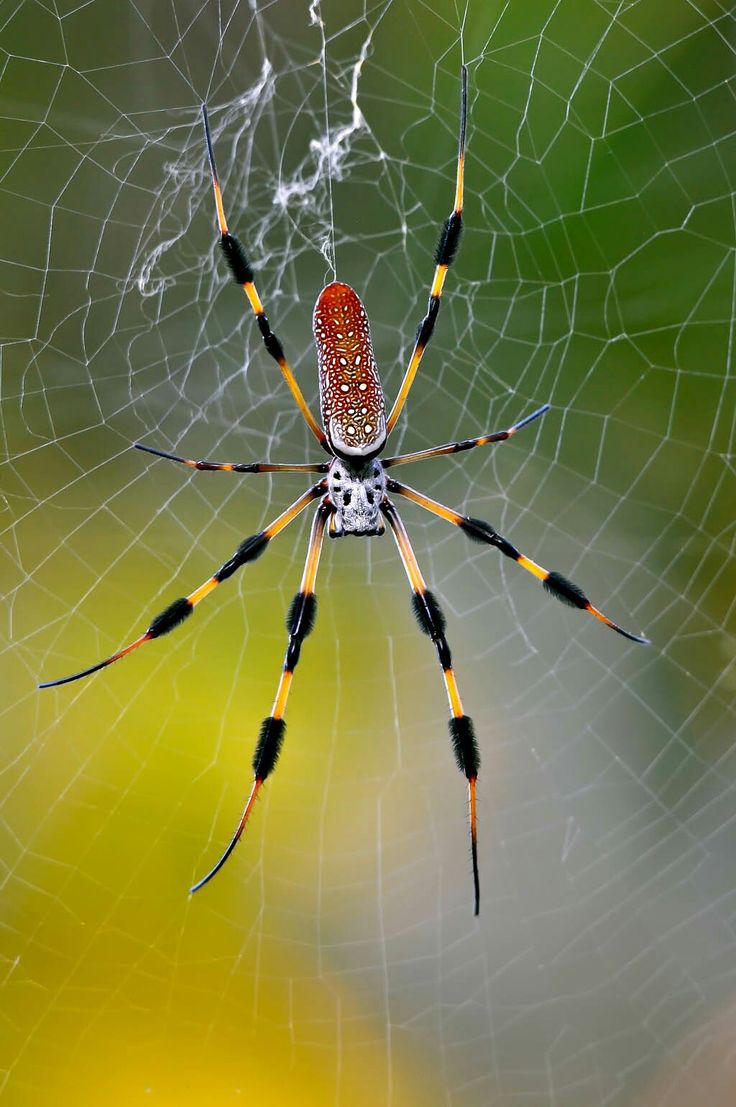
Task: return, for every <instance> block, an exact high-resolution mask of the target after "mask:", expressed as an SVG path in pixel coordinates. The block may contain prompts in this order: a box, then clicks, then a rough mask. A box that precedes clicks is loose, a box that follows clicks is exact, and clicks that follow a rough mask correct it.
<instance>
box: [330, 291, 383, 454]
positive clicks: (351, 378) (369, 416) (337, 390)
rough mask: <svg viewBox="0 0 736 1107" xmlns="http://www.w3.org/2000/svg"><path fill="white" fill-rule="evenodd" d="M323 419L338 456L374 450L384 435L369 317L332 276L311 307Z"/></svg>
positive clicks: (381, 404) (352, 296) (379, 381)
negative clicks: (331, 281)
mask: <svg viewBox="0 0 736 1107" xmlns="http://www.w3.org/2000/svg"><path fill="white" fill-rule="evenodd" d="M313 327H314V341H315V344H316V346H317V359H318V364H319V394H320V405H321V408H322V422H323V425H324V428H325V433H326V435H327V438H328V439H329V442H330V445H331V446H332V448H333V449H334V451H335V453H336V454H338V455H339V456H347V457H361V456H362V457H365V456H370V455H372V454H375V453H377V452H378V451H379V450H380V449H381V447H382V446H383V443H384V442H385V440H386V405H385V402H384V399H383V390H382V388H381V379H380V377H379V376H378V367H377V366H376V360H375V358H374V356H373V347H372V345H371V330H370V325H369V323H368V316H367V315H366V312H365V308H364V307H363V305H362V303H361V302H360V298H359V296H358V295H357V293H355V292H354V291H353V289H352V288H351V287H350V285H347V284H341V283H340V282H339V281H333V283H332V284H328V285H327V287H326V288H323V289H322V291H321V292H320V294H319V297H318V299H317V303H316V304H315V306H314V318H313Z"/></svg>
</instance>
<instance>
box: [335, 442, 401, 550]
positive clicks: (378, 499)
mask: <svg viewBox="0 0 736 1107" xmlns="http://www.w3.org/2000/svg"><path fill="white" fill-rule="evenodd" d="M327 495H328V497H329V500H330V503H331V504H332V507H333V508H334V511H333V514H332V516H331V518H330V529H329V535H330V538H341V537H342V536H343V535H344V534H355V535H363V536H364V537H366V538H368V537H371V536H372V535H375V534H383V532H384V530H385V524H384V522H383V518H382V516H381V504H382V503H383V500H384V497H385V495H386V474H385V472H384V469H383V465H381V462H380V461H379V460H378V458H373V460H372V461H366V462H365V463H364V464H362V465H358V464H355V463H353V464H350V463H349V462H346V461H343V460H342V459H341V458H335V460H334V461H333V462H332V463H331V465H330V469H329V472H328V474H327Z"/></svg>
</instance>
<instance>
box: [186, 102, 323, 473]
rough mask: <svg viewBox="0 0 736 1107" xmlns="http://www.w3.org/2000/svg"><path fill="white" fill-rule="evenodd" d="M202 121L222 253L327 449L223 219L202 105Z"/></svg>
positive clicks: (242, 254) (265, 340)
mask: <svg viewBox="0 0 736 1107" xmlns="http://www.w3.org/2000/svg"><path fill="white" fill-rule="evenodd" d="M202 120H203V122H204V134H205V139H206V142H207V156H208V158H209V163H210V172H211V174H212V188H213V190H214V193H215V208H216V209H217V225H218V227H219V228H220V246H221V247H222V252H223V254H224V255H225V260H226V261H227V263H228V265H229V266H230V271H231V273H232V275H233V278H234V280H235V282H236V284H239V285H241V286H242V288H243V291H244V292H245V295H246V296H247V297H248V303H249V304H250V306H251V308H252V309H253V314H254V315H255V317H256V322H257V323H258V329H259V331H260V332H261V337H262V339H263V343H264V345H265V347H266V349H267V350H268V352H269V354H270V355H271V357H272V358H273V359H274V361H275V362H276V363H277V364H278V367H279V369H280V370H281V373H282V375H283V378H284V380H285V381H286V383H287V385H288V386H289V390H290V392H291V394H292V396H293V397H294V399H295V400H296V403H297V406H298V408H299V410H300V411H301V413H302V415H303V416H304V418H305V420H306V422H307V425H308V426H309V429H310V430H311V431H312V434H313V435H314V436H315V438H316V439H317V441H318V442H319V443H320V445H321V446H322V447H323V448H324V449H325V450H327V451H328V453H329V452H330V451H329V447H328V445H327V437H326V435H325V433H324V431H323V430H322V429H321V428H320V427H319V425H318V424H317V422H316V420H315V418H314V416H313V415H312V413H311V411H310V410H309V407H308V406H307V402H306V400H305V399H304V396H303V395H302V391H301V389H300V387H299V385H298V384H297V383H296V377H295V376H294V373H293V372H292V369H291V366H290V365H289V363H288V361H287V360H286V357H285V355H284V350H283V347H282V345H281V343H280V342H279V340H278V338H277V337H276V335H275V334H274V333H273V331H272V330H271V326H270V324H269V322H268V317H267V315H266V312H265V310H264V307H263V304H262V303H261V298H260V296H259V295H258V292H257V291H256V286H255V283H254V277H253V268H252V266H251V264H250V262H249V260H248V257H247V255H246V253H245V250H244V249H243V247H242V246H241V244H240V242H239V241H238V239H237V238H236V237H235V235H234V234H231V233H230V231H229V230H228V226H227V220H226V218H225V207H224V205H223V202H222V189H221V188H220V179H219V177H218V175H217V166H216V165H215V151H214V149H213V146H212V135H211V133H210V123H209V119H208V117H207V107H206V106H205V104H202Z"/></svg>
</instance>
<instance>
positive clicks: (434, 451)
mask: <svg viewBox="0 0 736 1107" xmlns="http://www.w3.org/2000/svg"><path fill="white" fill-rule="evenodd" d="M549 407H550V405H549V404H545V405H544V406H543V407H540V408H538V409H537V410H536V411H533V412H532V413H531V415H527V416H526V417H525V418H524V419H522V420H521V421H520V422H518V423H514V425H513V427H509V428H508V430H502V431H494V432H493V434H482V435H480V437H478V438H464V439H462V441H460V442H446V443H445V444H444V445H443V446H430V448H429V449H428V450H417V452H416V453H413V454H400V455H399V456H398V457H382V458H381V464H382V465H383V467H384V469H390V468H391V466H392V465H409V464H410V463H411V462H412V461H426V460H427V459H428V458H431V457H442V456H443V455H444V454H459V453H462V452H463V451H464V450H473V449H475V447H476V446H487V445H488V444H489V443H490V442H505V441H506V440H507V439H508V438H513V436H514V435H515V434H516V432H517V431H520V430H521V428H522V427H526V426H528V424H529V423H533V422H534V420H535V419H539V418H540V417H541V416H542V415H546V413H547V412H548V411H549ZM145 448H146V447H144V446H141V447H139V449H145ZM151 452H152V453H153V452H154V451H151ZM156 452H157V451H156ZM164 456H168V455H164ZM175 460H176V459H175Z"/></svg>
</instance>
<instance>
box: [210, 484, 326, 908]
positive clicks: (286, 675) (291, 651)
mask: <svg viewBox="0 0 736 1107" xmlns="http://www.w3.org/2000/svg"><path fill="white" fill-rule="evenodd" d="M333 510H334V509H333V507H332V504H331V503H330V502H329V500H328V499H327V497H325V498H324V500H323V501H322V503H321V504H320V506H319V507H318V509H317V513H316V515H315V517H314V523H313V524H312V533H311V535H310V538H309V546H308V548H307V557H306V561H305V563H304V573H303V574H302V582H301V587H300V588H299V591H298V592H297V594H296V595H295V596H294V599H293V600H292V602H291V607H290V608H289V614H288V615H287V617H286V629H287V630H288V632H289V642H288V645H287V647H286V656H285V658H284V666H283V669H282V671H281V678H280V680H279V686H278V689H277V691H276V698H275V700H274V704H273V709H272V711H271V714H270V715H269V716H268V717H267V718H265V719H264V720H263V722H262V724H261V732H260V734H259V736H258V743H257V745H256V749H255V753H254V754H253V785H252V787H251V790H250V794H249V796H248V799H247V802H246V804H245V808H244V810H243V814H242V815H241V817H240V822H239V823H238V826H237V829H236V831H235V833H234V834H233V836H232V838H231V839H230V843H229V845H228V847H227V849H226V850H225V852H224V853H223V855H222V857H221V858H220V860H219V861H218V862H217V864H216V865H215V866H214V868H212V869H210V871H209V872H208V873H207V875H206V876H203V877H202V879H201V880H199V881H197V883H196V884H195V885H194V886H193V887H192V888H191V889H190V891H191V892H198V891H199V889H200V888H202V887H204V885H205V884H207V883H208V882H209V881H210V880H212V877H213V876H214V875H215V874H216V873H218V872H219V871H220V869H221V868H222V866H223V865H224V864H225V862H226V861H227V859H228V857H229V856H230V854H231V853H232V852H233V850H234V849H235V847H236V845H237V844H238V841H239V840H240V837H241V835H242V833H243V831H244V830H245V826H246V823H247V822H248V818H249V816H250V813H251V811H252V810H253V804H254V803H255V801H256V798H257V796H258V793H259V792H260V790H261V788H262V786H263V782H264V781H265V779H266V777H267V776H269V774H270V773H271V772H272V771H273V769H274V768H275V766H276V762H277V761H278V757H279V753H280V752H281V746H282V744H283V741H284V733H285V731H286V723H285V722H284V712H285V710H286V701H287V699H288V697H289V690H290V688H291V682H292V679H293V676H294V670H295V668H296V666H297V663H298V661H299V655H300V653H301V649H302V642H303V641H304V639H305V638H306V637H307V635H308V634H309V633H310V632H311V630H312V628H313V626H314V620H315V616H316V614H317V597H316V596H315V594H314V585H315V581H316V579H317V569H318V568H319V558H320V554H321V552H322V542H323V539H324V534H325V525H326V523H327V520H328V518H329V517H330V515H331V514H332V511H333Z"/></svg>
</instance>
